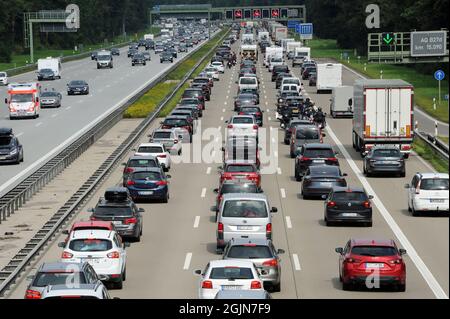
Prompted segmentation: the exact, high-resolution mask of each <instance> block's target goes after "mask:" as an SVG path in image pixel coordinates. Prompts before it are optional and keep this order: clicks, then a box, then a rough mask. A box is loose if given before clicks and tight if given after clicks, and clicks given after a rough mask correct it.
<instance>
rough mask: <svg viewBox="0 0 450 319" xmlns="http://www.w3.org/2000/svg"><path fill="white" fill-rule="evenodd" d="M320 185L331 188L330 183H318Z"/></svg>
mask: <svg viewBox="0 0 450 319" xmlns="http://www.w3.org/2000/svg"><path fill="white" fill-rule="evenodd" d="M320 185H321V186H323V187H331V186H332V184H331V183H320Z"/></svg>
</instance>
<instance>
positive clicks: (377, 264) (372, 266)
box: [366, 263, 384, 268]
mask: <svg viewBox="0 0 450 319" xmlns="http://www.w3.org/2000/svg"><path fill="white" fill-rule="evenodd" d="M366 268H384V264H383V263H366Z"/></svg>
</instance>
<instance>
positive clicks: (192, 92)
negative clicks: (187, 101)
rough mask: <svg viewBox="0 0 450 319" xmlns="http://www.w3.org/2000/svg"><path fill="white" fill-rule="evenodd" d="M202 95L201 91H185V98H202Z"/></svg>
mask: <svg viewBox="0 0 450 319" xmlns="http://www.w3.org/2000/svg"><path fill="white" fill-rule="evenodd" d="M200 95H201V93H200V91H196V90H189V91H184V93H183V96H185V97H193V96H200Z"/></svg>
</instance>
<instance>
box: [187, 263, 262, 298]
mask: <svg viewBox="0 0 450 319" xmlns="http://www.w3.org/2000/svg"><path fill="white" fill-rule="evenodd" d="M195 274H196V275H199V276H201V279H200V282H199V288H198V295H199V298H200V299H214V298H215V297H216V294H217V293H218V292H219V291H220V290H264V289H263V282H262V280H261V279H260V278H259V275H258V272H257V270H256V269H255V265H254V264H253V263H252V262H251V261H249V260H212V261H210V262H209V263H208V265H206V268H205V270H204V271H203V272H202V271H201V270H200V269H199V270H196V271H195Z"/></svg>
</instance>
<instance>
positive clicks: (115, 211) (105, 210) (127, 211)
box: [94, 206, 133, 217]
mask: <svg viewBox="0 0 450 319" xmlns="http://www.w3.org/2000/svg"><path fill="white" fill-rule="evenodd" d="M94 215H95V216H105V217H106V216H133V212H132V210H131V208H130V207H128V206H99V207H97V208H96V209H95V213H94Z"/></svg>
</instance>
